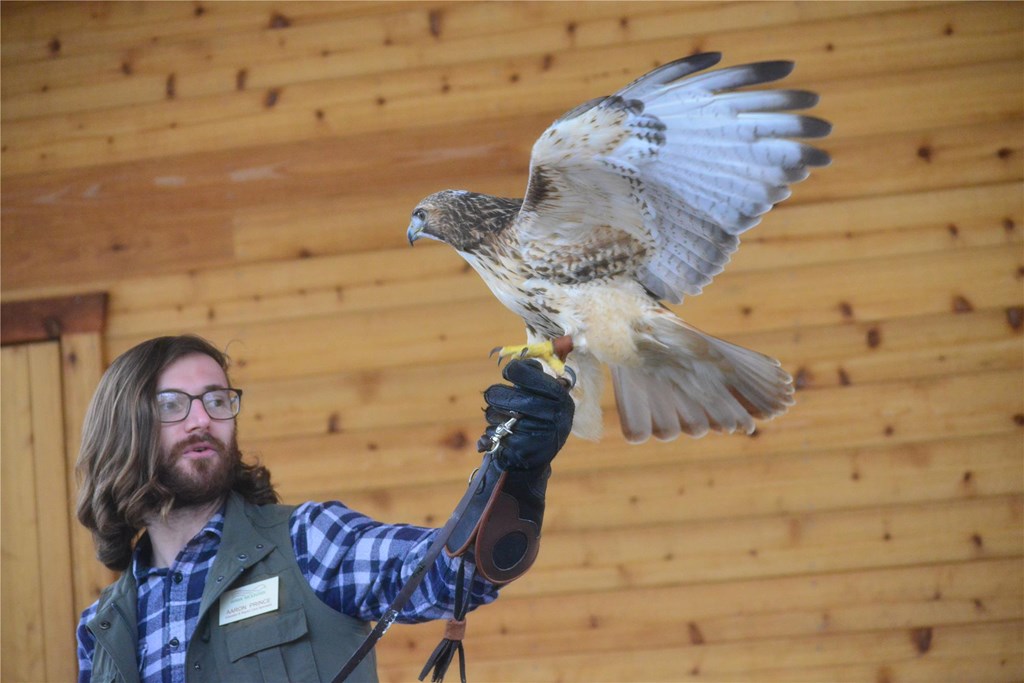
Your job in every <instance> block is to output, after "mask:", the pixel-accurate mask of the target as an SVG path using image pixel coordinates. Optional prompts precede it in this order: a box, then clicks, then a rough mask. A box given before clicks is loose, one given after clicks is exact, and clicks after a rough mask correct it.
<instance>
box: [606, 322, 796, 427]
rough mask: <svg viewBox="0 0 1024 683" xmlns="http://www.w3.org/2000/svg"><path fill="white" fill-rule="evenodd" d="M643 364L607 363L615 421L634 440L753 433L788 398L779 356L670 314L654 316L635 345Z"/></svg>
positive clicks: (789, 385) (789, 392) (788, 381)
mask: <svg viewBox="0 0 1024 683" xmlns="http://www.w3.org/2000/svg"><path fill="white" fill-rule="evenodd" d="M637 347H638V351H639V352H640V355H641V356H642V357H643V359H644V363H643V364H642V365H639V366H613V367H612V369H611V374H612V381H613V384H614V387H615V401H616V404H617V406H618V410H619V421H620V424H621V426H622V432H623V434H624V435H625V437H626V439H627V440H629V441H630V442H633V443H640V442H643V441H646V440H647V439H648V438H650V437H651V436H654V437H655V438H656V439H659V440H662V441H671V440H672V439H675V438H676V437H677V436H679V434H680V433H686V434H689V435H690V436H693V437H700V436H703V435H704V434H706V433H707V432H708V431H710V430H714V431H718V432H727V433H732V432H735V431H739V430H742V431H744V432H746V433H748V434H750V433H752V432H753V431H754V427H755V424H754V419H755V418H756V419H771V418H772V417H775V416H776V415H780V414H781V413H784V412H785V411H786V409H787V408H788V407H789V406H790V405H792V403H793V383H792V378H791V377H790V376H789V375H788V374H787V373H786V372H785V371H784V370H783V369H782V368H781V366H780V364H779V362H778V361H776V360H775V359H773V358H769V357H768V356H765V355H763V354H760V353H757V352H756V351H751V350H749V349H745V348H743V347H740V346H736V345H735V344H730V343H729V342H726V341H723V340H721V339H717V338H715V337H712V336H710V335H706V334H704V333H703V332H700V331H699V330H696V329H694V328H692V327H690V326H688V325H686V324H685V323H683V322H682V321H680V320H679V319H678V318H675V317H674V316H673V317H672V318H669V317H667V316H666V317H664V318H661V319H658V320H656V321H655V323H654V324H653V326H652V329H651V331H650V333H649V334H648V335H647V336H646V337H644V338H641V340H640V343H638V345H637Z"/></svg>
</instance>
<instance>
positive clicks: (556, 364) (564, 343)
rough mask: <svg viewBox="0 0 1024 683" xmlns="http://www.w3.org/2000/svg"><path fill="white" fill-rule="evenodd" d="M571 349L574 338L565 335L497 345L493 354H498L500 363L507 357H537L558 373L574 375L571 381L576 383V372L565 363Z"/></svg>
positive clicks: (492, 350)
mask: <svg viewBox="0 0 1024 683" xmlns="http://www.w3.org/2000/svg"><path fill="white" fill-rule="evenodd" d="M570 351H572V338H571V337H567V336H563V337H559V338H557V339H554V340H548V341H543V342H537V343H535V344H520V345H515V346H496V347H494V348H493V349H491V355H492V356H493V355H494V354H498V363H499V364H500V363H501V361H503V360H505V359H506V358H537V359H539V360H542V361H544V362H545V363H547V364H548V366H549V367H550V368H551V369H552V370H554V371H555V374H557V375H565V374H569V375H572V382H571V383H572V384H575V383H576V377H575V373H573V371H572V369H571V368H567V367H566V365H565V357H566V356H568V355H569V352H570Z"/></svg>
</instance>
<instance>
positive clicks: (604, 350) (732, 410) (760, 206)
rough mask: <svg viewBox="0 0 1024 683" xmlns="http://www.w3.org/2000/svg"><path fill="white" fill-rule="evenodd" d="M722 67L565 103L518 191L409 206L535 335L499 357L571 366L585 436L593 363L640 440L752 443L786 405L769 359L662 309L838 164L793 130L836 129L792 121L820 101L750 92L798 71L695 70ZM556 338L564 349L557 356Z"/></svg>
mask: <svg viewBox="0 0 1024 683" xmlns="http://www.w3.org/2000/svg"><path fill="white" fill-rule="evenodd" d="M720 59H721V55H720V54H718V53H704V54H697V55H693V56H690V57H686V58H683V59H679V60H676V61H673V62H671V63H668V64H665V65H663V66H661V67H659V68H657V69H655V70H653V71H651V72H650V73H648V74H646V75H644V76H642V77H640V78H638V79H637V80H636V81H634V82H633V83H631V84H629V85H627V86H626V87H625V88H623V89H622V90H620V91H619V92H617V93H616V94H614V95H611V96H607V97H599V98H596V99H593V100H590V101H589V102H586V103H584V104H581V105H580V106H578V107H576V108H574V109H572V110H570V111H569V112H568V113H566V114H565V115H563V116H562V117H561V118H559V119H558V120H556V121H555V122H554V123H553V124H551V126H550V127H549V128H548V129H547V130H546V131H544V133H543V134H542V135H541V136H540V138H539V139H538V140H537V142H536V143H535V144H534V146H533V153H532V156H531V159H530V177H529V181H528V184H527V187H526V196H525V198H523V199H509V198H502V197H494V196H490V195H486V194H478V193H475V192H468V191H463V190H444V191H442V192H437V193H435V194H432V195H430V196H428V197H426V198H425V199H423V200H422V201H421V202H420V203H419V205H417V206H416V208H415V210H414V211H413V212H412V220H411V223H410V225H409V228H408V231H407V233H406V234H407V237H408V239H409V243H410V244H412V243H413V242H414V241H415V240H417V239H418V238H420V237H429V238H433V239H436V240H440V241H442V242H445V243H447V244H449V245H450V246H452V247H454V248H455V249H456V250H457V251H458V253H459V254H460V255H461V256H462V258H464V259H465V260H466V261H467V262H468V263H469V264H470V265H471V266H472V267H473V268H474V269H475V270H476V271H477V273H479V274H480V276H481V277H482V278H483V279H484V281H485V282H486V283H487V285H488V286H489V287H490V289H491V291H492V292H493V293H494V295H495V296H496V297H497V298H498V299H499V300H500V301H501V302H502V303H503V304H504V305H505V306H506V307H508V308H509V309H511V310H512V311H513V312H514V313H517V314H518V315H519V316H521V317H522V318H523V320H524V322H525V323H526V332H527V342H528V343H527V344H526V345H523V346H506V347H503V348H502V349H501V353H500V357H507V356H512V355H525V356H529V357H536V358H540V359H542V360H543V361H544V362H545V363H546V364H547V365H548V366H549V367H550V368H551V371H552V372H553V373H555V374H561V373H562V372H563V371H564V366H563V363H562V361H563V360H565V362H566V363H567V365H568V367H569V368H570V369H571V370H572V371H573V374H574V375H575V377H576V380H577V381H576V383H575V385H574V387H573V390H572V394H573V398H574V400H575V401H576V406H577V407H576V418H575V422H574V425H573V433H574V434H576V435H577V436H581V437H583V438H589V439H597V438H599V437H600V435H601V429H602V418H601V406H600V398H601V393H602V384H603V379H604V373H603V371H602V369H601V364H605V365H607V366H609V368H610V371H611V373H610V374H611V378H612V382H613V385H614V390H615V391H614V393H615V400H616V404H617V407H618V413H619V423H620V425H621V428H622V432H623V434H624V435H625V437H626V439H627V440H629V441H630V442H634V443H639V442H642V441H645V440H647V439H648V438H649V437H650V436H652V435H653V436H654V437H656V438H658V439H661V440H666V441H667V440H671V439H674V438H676V437H677V436H678V435H679V434H680V433H686V434H689V435H691V436H694V437H699V436H703V435H704V434H705V433H707V432H708V430H715V431H719V432H734V431H736V430H742V431H745V432H747V433H748V434H749V433H752V432H753V431H754V428H755V424H754V418H757V419H769V418H772V417H774V416H776V415H779V414H781V413H783V412H785V411H786V409H787V408H788V406H790V405H791V404H792V403H793V382H792V378H791V377H790V376H789V374H787V373H786V372H785V371H784V370H783V369H782V368H781V365H780V363H779V362H778V361H777V360H775V359H773V358H770V357H768V356H765V355H762V354H760V353H758V352H756V351H751V350H748V349H745V348H742V347H740V346H736V345H734V344H730V343H729V342H727V341H724V340H721V339H717V338H715V337H713V336H711V335H708V334H705V333H704V332H701V331H700V330H698V329H696V328H695V327H693V326H691V325H688V324H687V323H685V322H683V321H682V320H681V319H680V318H678V317H677V316H676V315H675V314H674V313H673V312H672V311H671V310H669V309H668V308H667V307H666V306H665V305H664V304H663V303H662V302H663V301H667V302H670V303H673V304H678V303H681V302H682V300H683V297H684V296H696V295H697V294H700V293H701V290H702V289H703V288H704V286H705V285H707V284H708V283H710V282H711V280H712V278H713V277H714V276H715V275H717V274H718V273H720V272H721V271H722V269H723V268H724V267H725V264H726V263H727V262H728V260H729V258H730V255H731V254H732V253H733V252H734V251H736V249H737V247H738V246H739V241H740V240H739V236H740V234H742V233H744V232H745V231H747V230H749V229H750V228H752V227H754V226H755V225H757V224H758V222H759V221H760V219H761V216H762V215H764V214H765V213H766V212H768V211H769V210H770V209H771V208H772V207H773V206H774V205H775V204H776V203H778V202H780V201H782V200H784V199H786V198H787V197H788V196H789V195H790V190H789V185H790V184H792V183H795V182H798V181H800V180H803V179H804V178H806V177H807V176H808V174H809V168H810V167H814V166H825V165H827V164H828V163H829V162H830V159H829V156H828V154H827V153H825V152H824V151H822V150H820V149H817V148H815V147H812V146H810V145H808V144H806V143H805V142H802V141H800V140H798V139H797V138H819V137H824V136H825V135H827V134H828V133H829V132H830V130H831V125H830V124H829V123H827V122H826V121H823V120H821V119H819V118H815V117H811V116H806V115H800V114H794V113H791V111H792V110H801V109H806V108H809V107H812V106H814V105H815V104H816V103H817V101H818V98H817V95H815V94H814V93H811V92H806V91H801V90H780V89H763V88H762V89H751V88H749V86H758V85H761V84H764V83H769V82H772V81H776V80H779V79H782V78H784V77H786V76H787V75H789V73H790V72H791V71H792V69H793V64H792V63H791V62H785V61H771V62H759V63H755V64H747V65H743V66H733V67H728V68H722V69H717V70H712V71H705V70H706V69H708V68H710V67H712V66H714V65H715V64H717V63H718V62H719V60H720ZM698 72H703V73H698ZM741 88H743V89H741ZM556 340H558V341H559V343H561V344H564V343H565V342H569V344H568V345H567V346H566V347H564V348H562V349H561V350H560V351H559V352H556V351H555V348H554V345H553V342H555V341H556ZM565 348H571V349H572V350H571V353H569V355H568V357H564V353H565ZM500 357H499V362H500Z"/></svg>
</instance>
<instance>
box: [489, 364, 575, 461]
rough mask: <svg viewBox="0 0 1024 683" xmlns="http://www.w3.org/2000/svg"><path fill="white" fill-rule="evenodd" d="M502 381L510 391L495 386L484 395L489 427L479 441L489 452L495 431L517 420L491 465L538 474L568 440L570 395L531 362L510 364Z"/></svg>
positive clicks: (572, 410)
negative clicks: (514, 419) (508, 422)
mask: <svg viewBox="0 0 1024 683" xmlns="http://www.w3.org/2000/svg"><path fill="white" fill-rule="evenodd" d="M502 377H504V378H505V379H506V380H508V381H509V382H511V383H512V386H508V385H505V384H495V385H493V386H491V387H489V388H488V389H487V390H486V391H485V392H484V400H485V401H486V402H487V412H486V419H487V424H488V425H490V426H489V427H488V428H487V430H486V431H485V432H484V434H483V436H481V437H480V440H479V441H478V442H477V446H476V448H477V450H478V451H480V452H481V453H482V452H484V451H487V450H490V448H491V445H492V441H491V437H493V436H494V433H495V430H496V429H497V428H498V426H499V425H501V424H504V423H505V422H507V421H508V419H509V418H510V417H515V418H517V419H516V423H515V424H514V425H513V426H512V433H511V434H507V435H505V436H504V437H502V439H501V447H500V448H499V449H498V452H497V455H496V457H495V460H496V461H497V463H498V464H499V465H500V466H501V467H502V468H503V469H507V470H537V469H540V468H543V467H545V466H546V465H548V463H550V462H551V461H552V460H553V459H554V457H555V455H556V454H557V453H558V451H559V450H560V449H561V448H562V446H563V445H564V444H565V440H566V439H567V438H569V432H570V431H571V430H572V418H573V413H574V411H575V409H576V406H575V404H574V403H573V400H572V398H571V397H570V396H569V390H568V389H567V388H566V387H565V386H564V385H563V384H562V383H561V382H559V381H558V380H556V379H555V378H553V377H550V376H548V375H546V374H544V371H543V370H542V369H541V365H540V363H539V362H537V361H535V360H512V361H510V362H509V363H508V365H506V366H505V369H504V371H503V372H502Z"/></svg>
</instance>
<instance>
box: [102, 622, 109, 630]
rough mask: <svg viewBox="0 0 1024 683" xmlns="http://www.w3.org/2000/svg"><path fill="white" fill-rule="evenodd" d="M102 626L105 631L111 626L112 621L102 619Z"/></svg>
mask: <svg viewBox="0 0 1024 683" xmlns="http://www.w3.org/2000/svg"><path fill="white" fill-rule="evenodd" d="M100 628H101V629H103V630H104V631H106V630H107V629H108V628H110V622H109V621H101V622H100Z"/></svg>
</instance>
